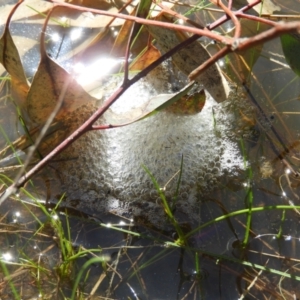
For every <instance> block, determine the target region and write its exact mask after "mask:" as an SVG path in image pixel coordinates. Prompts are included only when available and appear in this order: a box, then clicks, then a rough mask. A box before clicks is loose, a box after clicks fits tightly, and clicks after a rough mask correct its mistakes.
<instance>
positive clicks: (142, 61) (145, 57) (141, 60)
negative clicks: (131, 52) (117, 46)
mask: <svg viewBox="0 0 300 300" xmlns="http://www.w3.org/2000/svg"><path fill="white" fill-rule="evenodd" d="M160 56H161V55H160V52H159V51H158V50H157V48H155V47H154V46H153V45H150V46H148V49H147V50H146V51H145V52H144V53H143V54H142V55H141V56H140V57H138V59H137V60H136V61H135V62H134V63H133V64H132V65H131V67H130V70H131V71H140V70H143V69H145V68H146V67H148V66H149V65H150V64H151V63H153V62H154V61H156V60H157V59H158V58H160Z"/></svg>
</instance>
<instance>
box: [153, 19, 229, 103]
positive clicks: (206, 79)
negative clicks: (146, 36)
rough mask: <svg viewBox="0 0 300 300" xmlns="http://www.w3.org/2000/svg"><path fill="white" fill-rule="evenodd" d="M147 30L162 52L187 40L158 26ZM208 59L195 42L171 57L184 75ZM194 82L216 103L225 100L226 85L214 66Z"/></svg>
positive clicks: (180, 34)
mask: <svg viewBox="0 0 300 300" xmlns="http://www.w3.org/2000/svg"><path fill="white" fill-rule="evenodd" d="M161 18H162V20H163V21H166V18H164V17H161ZM147 28H148V30H149V32H150V33H151V35H152V36H153V37H154V38H155V39H156V42H157V43H158V44H159V46H160V48H161V49H162V51H163V52H167V51H169V50H171V49H172V48H174V47H175V46H177V45H178V44H179V43H181V42H183V41H184V40H185V39H187V36H186V35H185V34H183V33H182V32H177V31H174V30H171V29H167V28H163V27H158V26H148V27H147ZM209 58H210V55H209V53H208V52H207V51H206V49H205V48H204V47H203V46H202V45H201V44H200V43H199V42H197V41H196V42H194V43H192V44H190V45H188V46H186V47H185V48H184V49H182V50H180V51H178V52H177V53H176V54H174V55H173V57H172V59H173V62H174V64H175V65H176V67H177V68H178V69H179V70H180V71H181V72H183V73H184V74H186V75H188V74H190V73H191V72H192V71H193V70H194V69H195V68H197V67H198V66H199V65H201V64H202V63H203V62H205V61H206V60H208V59H209ZM196 81H197V82H199V83H201V84H203V85H204V88H205V89H207V90H208V92H209V93H210V94H211V95H212V97H213V98H214V99H215V100H216V101H218V102H221V101H223V100H225V99H226V98H227V96H228V93H229V87H228V83H227V81H226V80H225V78H224V76H223V75H222V73H221V71H220V69H219V67H218V66H217V65H216V64H214V65H212V66H211V67H209V68H208V69H207V70H206V71H205V72H204V73H203V74H201V75H200V76H198V77H197V78H196Z"/></svg>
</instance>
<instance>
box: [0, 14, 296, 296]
mask: <svg viewBox="0 0 300 300" xmlns="http://www.w3.org/2000/svg"><path fill="white" fill-rule="evenodd" d="M64 16H65V15H64ZM197 16H198V15H197ZM20 24H21V25H20ZM41 24H42V22H41V23H40V25H41ZM21 27H22V31H18V30H20V28H21ZM12 28H13V33H14V35H15V38H16V40H17V39H18V35H26V33H27V32H29V31H31V34H30V38H32V39H33V38H34V36H37V35H38V33H39V32H40V30H41V26H37V25H33V24H32V23H31V20H25V21H24V20H23V21H18V22H16V23H15V24H12ZM32 28H34V30H32ZM47 33H48V36H49V38H50V40H49V44H48V45H47V47H48V48H47V49H48V50H49V52H51V53H50V54H51V57H52V58H53V59H56V60H57V61H58V62H60V63H61V64H62V65H63V66H64V67H66V68H67V69H68V70H69V71H72V72H75V73H77V74H79V73H80V75H78V76H79V77H78V80H79V82H81V83H82V82H83V81H85V82H87V81H89V80H90V78H92V79H95V80H100V81H101V84H102V85H103V88H102V90H101V91H100V92H99V90H98V91H96V92H95V93H98V95H100V94H101V95H100V96H99V98H105V97H107V96H108V95H109V94H110V93H112V92H113V90H114V89H115V88H116V87H117V86H118V84H120V80H119V78H118V77H116V76H111V77H112V79H111V81H109V80H108V79H107V78H108V77H106V78H105V79H102V78H100V77H99V78H96V75H97V76H100V75H101V76H102V74H105V73H106V74H109V73H110V72H111V70H109V68H112V69H113V71H114V72H115V70H116V67H121V65H122V63H120V61H117V62H116V65H115V64H114V62H115V61H113V60H112V59H110V58H106V59H104V60H101V61H100V60H97V61H98V62H100V64H99V65H98V64H96V62H95V61H94V62H93V63H90V62H86V57H84V58H83V60H82V61H77V60H79V59H78V58H77V57H76V53H77V52H76V51H75V50H74V49H76V47H77V45H78V44H80V43H81V42H82V41H83V39H84V36H87V35H89V34H91V35H92V34H94V32H93V31H90V32H89V29H87V28H80V27H78V26H77V27H74V28H72V27H71V28H68V29H61V28H60V27H59V26H57V25H51V26H50V27H49V28H48V29H47ZM31 46H32V47H27V48H26V47H25V48H24V49H26V51H25V50H24V53H23V54H22V58H23V61H24V62H25V67H26V71H27V72H28V73H27V74H28V75H29V76H31V75H32V71H31V70H32V69H33V68H35V67H36V65H37V61H38V59H39V54H38V53H39V50H38V43H37V42H32V44H31ZM70 51H71V52H73V54H70ZM248 54H249V53H248ZM248 54H246V55H248ZM74 55H75V57H76V58H74ZM246 55H245V56H244V57H246ZM254 57H255V60H256V61H255V63H254V65H253V68H252V71H251V72H252V73H251V76H248V74H249V68H248V66H245V65H242V64H243V63H244V61H243V60H242V59H240V58H238V60H237V58H236V56H235V55H230V56H229V60H230V61H231V62H232V64H233V65H234V67H236V68H239V69H238V72H240V73H242V72H243V73H245V74H244V76H245V78H247V82H246V87H247V88H248V91H247V90H245V89H244V87H243V86H240V82H239V81H238V79H237V77H236V75H232V74H231V72H228V74H230V75H232V78H234V80H236V83H235V84H236V85H237V88H236V92H234V93H233V96H232V99H229V100H228V101H226V102H224V103H222V104H220V105H216V103H215V102H214V101H213V99H211V98H210V97H209V96H208V97H207V103H206V107H205V108H204V110H203V111H202V112H201V113H200V114H196V115H194V116H188V117H187V116H184V117H183V116H179V117H178V116H176V115H170V113H169V114H168V113H166V112H163V113H160V114H159V115H157V116H155V117H153V118H152V119H149V120H146V121H143V122H141V123H140V124H138V125H132V126H131V127H124V128H119V129H116V130H111V131H110V132H107V133H106V132H104V133H103V132H94V133H91V134H88V135H86V136H84V137H82V138H81V139H80V140H79V141H78V142H76V144H74V145H73V146H71V147H70V148H69V150H68V152H65V154H63V155H62V156H61V157H60V158H59V159H57V160H56V161H53V162H51V164H50V167H48V168H47V169H45V170H44V172H41V173H40V175H39V176H37V178H36V179H35V185H34V187H33V186H32V185H31V183H29V184H28V185H27V186H26V188H28V190H30V191H31V193H32V194H34V195H35V197H36V199H41V200H40V201H41V202H42V201H44V202H45V200H46V207H47V209H46V210H44V211H43V209H42V208H40V207H37V206H36V205H33V203H32V202H33V201H32V199H28V198H29V196H28V194H27V195H26V194H25V193H24V192H23V191H20V195H19V197H20V198H21V199H25V198H27V199H28V201H30V200H31V201H30V202H31V203H30V204H29V203H23V204H22V203H21V202H20V201H19V200H18V199H15V200H13V199H10V200H9V201H6V202H5V203H4V204H3V205H2V206H1V210H0V212H1V223H0V225H1V230H2V233H3V234H1V237H0V240H1V253H0V255H1V262H3V263H4V262H5V263H6V264H5V265H6V266H7V269H8V273H7V272H6V271H5V269H4V268H2V271H3V273H4V278H5V279H4V282H5V284H4V287H3V291H5V293H6V294H7V295H8V297H10V299H12V298H14V296H13V295H14V294H13V291H12V289H11V286H10V285H9V277H8V274H12V275H13V276H14V277H13V279H14V280H15V281H14V280H13V283H14V285H15V287H16V288H17V289H18V290H20V291H21V290H22V293H23V295H24V297H23V298H26V297H27V298H28V299H30V297H31V298H32V297H34V296H36V297H37V296H38V295H39V294H41V295H43V296H41V297H44V298H45V299H46V298H47V297H50V298H51V297H52V298H53V297H56V298H57V299H62V298H63V297H64V296H65V297H71V293H72V286H73V284H74V279H75V278H76V275H78V273H79V272H80V270H83V269H84V268H85V265H86V263H87V262H88V261H89V260H90V259H92V258H95V257H98V258H99V261H98V262H94V263H93V264H91V265H90V266H89V267H88V268H87V269H86V270H85V271H84V275H83V277H82V280H81V283H82V284H81V288H82V290H84V291H85V292H86V293H87V294H84V295H83V297H85V298H87V297H88V294H93V293H94V291H93V290H94V289H95V295H97V296H94V297H95V299H100V298H96V297H98V296H99V297H100V295H101V296H107V297H110V298H113V299H125V298H130V299H220V298H224V299H237V298H238V299H243V298H244V299H246V298H247V299H257V298H258V299H261V298H263V297H267V298H273V299H278V298H280V297H285V298H286V299H295V298H297V297H299V296H300V295H299V292H298V291H299V285H298V281H299V278H298V277H297V276H299V269H298V260H299V254H298V253H299V251H298V243H299V237H298V235H299V222H298V220H299V210H298V209H297V208H296V207H293V205H300V203H299V196H298V194H299V178H298V177H297V176H295V175H297V172H298V170H299V160H300V156H299V143H298V135H299V128H298V127H299V125H298V124H299V122H298V115H297V112H298V111H300V107H299V105H300V104H299V103H298V102H299V101H298V100H299V92H300V85H299V80H298V78H297V79H295V75H294V73H293V72H292V71H291V70H290V69H289V68H287V67H286V65H285V59H284V57H283V56H282V51H281V46H280V42H279V40H277V39H276V40H274V41H272V42H268V43H266V44H265V45H264V46H263V47H261V48H258V49H257V50H256V53H255V55H254ZM245 61H246V62H247V61H248V62H249V59H248V58H247V59H246V58H245ZM26 62H30V64H27V63H26ZM225 62H226V60H225ZM235 62H237V63H236V64H235ZM241 65H242V68H240V66H241ZM88 66H91V69H90V68H89V67H88ZM166 66H167V67H170V70H171V65H170V64H169V65H165V67H166ZM224 67H228V65H226V66H224ZM228 68H229V67H228ZM95 70H96V75H95V73H94V71H95ZM97 70H98V71H99V72H97ZM245 70H246V71H245ZM82 72H83V73H82ZM160 76H161V77H160ZM160 76H154V77H153V78H152V79H151V77H150V80H152V81H150V82H149V81H147V80H149V78H148V79H146V80H144V81H141V83H140V84H141V86H142V88H141V86H139V87H138V88H135V87H133V88H132V89H131V90H130V91H129V92H128V93H127V95H129V96H127V98H123V100H120V102H119V103H118V102H117V103H116V105H115V106H114V107H113V108H112V110H113V111H114V112H115V113H117V112H120V110H122V109H123V108H124V107H125V108H126V109H129V108H130V110H131V111H132V110H134V109H139V107H140V106H141V105H142V103H141V102H135V101H140V100H139V98H140V97H141V96H145V95H146V93H147V97H152V96H153V95H155V93H158V94H159V93H166V92H169V93H171V92H173V90H174V89H175V83H176V85H178V86H179V88H180V83H178V81H179V80H182V77H180V75H178V76H179V77H178V78H177V79H178V81H176V82H175V83H174V78H176V76H177V74H174V77H173V79H172V80H173V81H172V82H171V81H168V79H169V78H167V81H165V80H166V77H167V75H165V74H164V73H160ZM88 83H90V82H88ZM159 84H160V85H159ZM182 84H184V82H182ZM235 84H234V85H235ZM154 88H155V90H154ZM9 93H10V91H9V90H5V89H3V96H5V94H6V97H5V98H3V99H4V100H2V103H1V107H2V108H3V109H1V112H0V113H1V126H2V127H3V128H4V131H5V132H6V133H7V134H8V135H9V136H10V138H11V139H16V138H17V137H19V136H20V135H21V134H23V132H18V131H16V132H10V131H11V130H12V128H15V124H16V123H17V119H18V118H17V116H16V114H15V108H14V105H12V103H11V102H10V100H9ZM138 93H140V94H138ZM141 93H142V95H141ZM141 98H143V97H141ZM144 98H145V97H144ZM144 98H143V99H142V100H141V101H144V100H145V99H144ZM146 100H147V99H146ZM91 109H95V106H94V104H93V105H91V106H90V107H88V108H87V111H84V110H83V109H80V110H78V111H77V112H76V114H77V115H76V114H75V115H73V117H74V118H73V119H74V120H75V121H74V124H73V125H72V126H74V127H73V128H72V130H74V129H75V128H76V127H75V125H76V124H79V123H80V122H82V120H83V119H84V118H85V115H84V114H85V113H86V114H87V115H88V114H90V113H91ZM10 116H13V118H11V117H10ZM76 118H77V120H76ZM103 120H104V121H105V119H103ZM103 120H102V121H103ZM76 122H77V123H76ZM66 124H68V123H67V122H65V123H64V125H66ZM18 126H20V125H18ZM18 128H19V127H18ZM64 130H65V131H67V130H69V129H67V127H65V128H64ZM99 141H101V143H99ZM6 143H7V141H3V142H2V143H1V146H4V145H5V144H6ZM23 153H24V152H22V154H23ZM182 153H183V154H184V155H183V162H184V164H183V173H182V181H181V186H180V191H179V196H178V199H177V202H176V206H174V207H173V208H174V215H175V217H176V218H177V220H178V222H179V224H180V228H181V230H182V231H183V232H184V234H186V235H188V243H189V247H187V248H184V247H181V248H180V247H175V245H174V244H172V242H174V241H176V239H177V238H178V233H177V232H176V230H175V229H174V227H173V226H171V223H170V222H169V220H168V219H167V218H166V217H165V213H164V210H163V208H162V207H161V202H160V201H161V200H160V198H159V196H158V193H157V191H156V190H155V189H154V188H153V184H152V182H151V181H150V179H149V177H148V175H147V174H146V173H145V172H144V170H143V169H142V168H141V164H142V163H143V164H145V165H146V166H147V167H149V169H150V171H152V172H153V174H154V176H155V177H156V179H157V181H158V183H159V185H160V187H163V188H164V190H165V192H166V197H167V200H169V202H170V203H172V197H173V196H174V193H175V191H176V188H177V180H178V177H174V178H175V179H176V180H170V179H171V178H173V176H174V174H175V173H176V171H177V170H179V169H180V162H181V154H182ZM17 154H18V152H17ZM15 156H16V155H15V154H12V156H10V157H9V158H10V160H9V162H10V164H11V163H12V161H13V160H11V158H12V157H13V158H14V157H15ZM18 156H19V155H18ZM2 157H3V158H4V157H5V158H6V157H7V153H3V155H2ZM103 157H106V159H105V160H104V161H103ZM20 158H21V160H22V159H23V158H22V157H20ZM13 164H16V162H13ZM6 166H7V164H6V161H4V160H3V164H1V167H6ZM4 171H5V170H4V169H3V172H4ZM3 174H5V175H3V176H2V174H1V180H2V181H3V182H4V183H5V184H8V183H9V180H7V179H5V177H4V176H13V175H14V174H13V173H3ZM65 191H67V194H66V197H65V198H66V200H65V202H62V203H61V204H60V207H55V203H54V202H57V201H59V200H60V198H61V196H62V193H63V192H65ZM17 198H18V197H17ZM49 200H51V201H49ZM40 201H38V202H40ZM250 201H252V202H253V203H252V204H250ZM66 204H68V206H70V207H69V208H68V209H67V210H66V209H65V208H64V206H65V205H66ZM251 205H252V206H253V208H258V209H259V208H264V207H269V209H265V210H262V211H253V213H252V215H251V228H250V232H249V242H248V245H247V247H246V248H245V249H243V248H242V247H241V245H242V243H243V241H244V239H245V231H247V230H246V226H247V222H249V219H247V213H245V212H244V213H240V214H236V215H235V216H233V215H231V216H230V217H228V218H226V219H225V218H224V219H220V217H222V216H225V215H229V214H230V213H236V212H238V211H240V210H243V209H245V208H247V207H249V206H251ZM274 205H290V206H291V207H290V208H292V209H288V208H286V209H285V210H284V209H274ZM271 206H273V209H270V208H271ZM212 220H215V221H214V222H212ZM60 222H61V224H62V228H63V229H61V227H60V225H59V224H60ZM199 226H202V227H203V228H200V227H199ZM197 228H198V230H195V229H197ZM122 230H123V231H122ZM192 230H195V232H194V234H191V235H189V233H190V232H191V231H192ZM62 232H63V234H62ZM129 232H131V234H129ZM68 240H71V241H72V247H71V248H72V250H70V249H69V248H68V242H67V241H68ZM64 243H65V244H64ZM62 249H65V250H64V251H65V252H64V251H63V250H62ZM66 249H68V250H66ZM68 251H70V252H69V253H66V252H68ZM79 251H84V254H82V255H80V256H79V257H77V258H76V259H74V256H76V253H78V252H79ZM68 255H69V256H68ZM70 257H72V259H74V265H72V269H70V270H67V273H66V274H67V276H66V275H65V278H64V280H62V283H59V280H58V278H59V276H61V274H62V270H64V267H65V266H67V265H68V264H67V262H69V261H72V259H68V258H70ZM224 257H225V258H224ZM29 258H30V259H29ZM242 261H243V263H244V265H243V264H242V263H241V262H242ZM248 262H250V263H248ZM12 263H18V264H17V265H14V264H12ZM21 263H22V264H23V265H21ZM24 264H25V267H24ZM254 264H256V266H255V265H254ZM2 266H3V265H2ZM258 266H260V267H264V266H265V267H267V268H269V269H271V270H277V271H281V272H287V273H289V274H291V275H290V277H293V276H294V278H292V279H291V278H284V277H281V276H282V275H284V274H282V273H277V275H275V274H270V273H268V272H266V271H262V270H261V269H260V268H259V267H258ZM29 270H30V271H29ZM30 272H31V273H30ZM58 274H59V275H58ZM66 277H67V278H66ZM85 277H86V278H88V280H85V279H83V278H85ZM99 277H100V279H99ZM15 278H17V279H15ZM70 279H71V280H70ZM72 280H73V281H72ZM32 282H34V283H32ZM58 287H59V288H58ZM1 288H2V286H1ZM59 289H60V291H59V292H58V291H57V290H59ZM91 291H93V292H91ZM41 292H42V293H41ZM1 293H2V291H1ZM25 296H26V297H25ZM46 296H47V297H46ZM27 298H26V299H27ZM4 299H5V298H4ZM7 299H9V298H7Z"/></svg>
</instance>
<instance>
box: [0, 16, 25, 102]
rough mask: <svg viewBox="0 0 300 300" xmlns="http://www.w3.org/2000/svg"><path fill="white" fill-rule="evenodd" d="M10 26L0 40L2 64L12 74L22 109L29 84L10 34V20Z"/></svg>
mask: <svg viewBox="0 0 300 300" xmlns="http://www.w3.org/2000/svg"><path fill="white" fill-rule="evenodd" d="M7 22H8V24H7V26H6V28H5V30H4V33H3V35H2V37H1V39H0V63H1V64H2V65H3V66H4V68H5V69H6V71H7V72H8V73H9V74H10V76H11V80H12V85H13V88H14V89H15V90H16V91H17V92H16V94H15V95H16V101H17V103H18V104H19V105H20V106H21V107H22V106H23V105H24V102H25V97H24V96H26V94H27V92H28V89H29V83H28V81H27V79H26V76H25V73H24V69H23V66H22V62H21V59H20V55H19V52H18V50H17V48H16V46H15V44H14V41H13V39H12V37H11V34H10V32H9V28H8V25H9V18H8V20H7Z"/></svg>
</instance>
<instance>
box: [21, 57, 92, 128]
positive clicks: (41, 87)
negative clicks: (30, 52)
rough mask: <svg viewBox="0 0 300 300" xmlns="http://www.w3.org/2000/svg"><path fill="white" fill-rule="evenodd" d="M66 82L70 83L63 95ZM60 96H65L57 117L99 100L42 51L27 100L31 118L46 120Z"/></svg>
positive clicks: (37, 120)
mask: <svg viewBox="0 0 300 300" xmlns="http://www.w3.org/2000/svg"><path fill="white" fill-rule="evenodd" d="M65 83H68V86H67V88H66V91H65V93H64V95H61V93H62V90H63V88H64V86H65ZM60 96H63V102H62V106H61V108H60V110H59V112H58V114H57V116H56V118H57V119H60V118H63V117H65V116H66V115H67V114H68V113H69V112H71V111H73V110H75V109H76V108H78V107H80V106H81V105H83V104H85V103H87V102H89V101H96V100H97V99H96V98H94V97H92V96H90V95H89V94H88V93H87V92H86V91H85V90H84V89H83V88H82V87H81V86H80V85H79V84H78V83H77V82H76V80H75V79H74V78H73V77H72V76H71V75H70V74H69V73H68V72H67V71H66V70H65V69H63V68H62V67H61V66H60V65H58V64H57V63H56V62H54V61H53V60H52V59H51V58H50V57H49V56H48V55H47V54H46V53H42V57H41V61H40V64H39V67H38V70H37V72H36V74H35V76H34V78H33V82H32V85H31V88H30V90H29V93H28V97H27V100H26V105H27V111H28V115H29V117H30V118H31V120H32V121H34V122H35V123H43V122H45V121H46V120H47V118H48V117H49V116H50V114H51V113H52V111H53V110H54V108H55V106H56V104H57V101H58V99H59V97H60Z"/></svg>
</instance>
